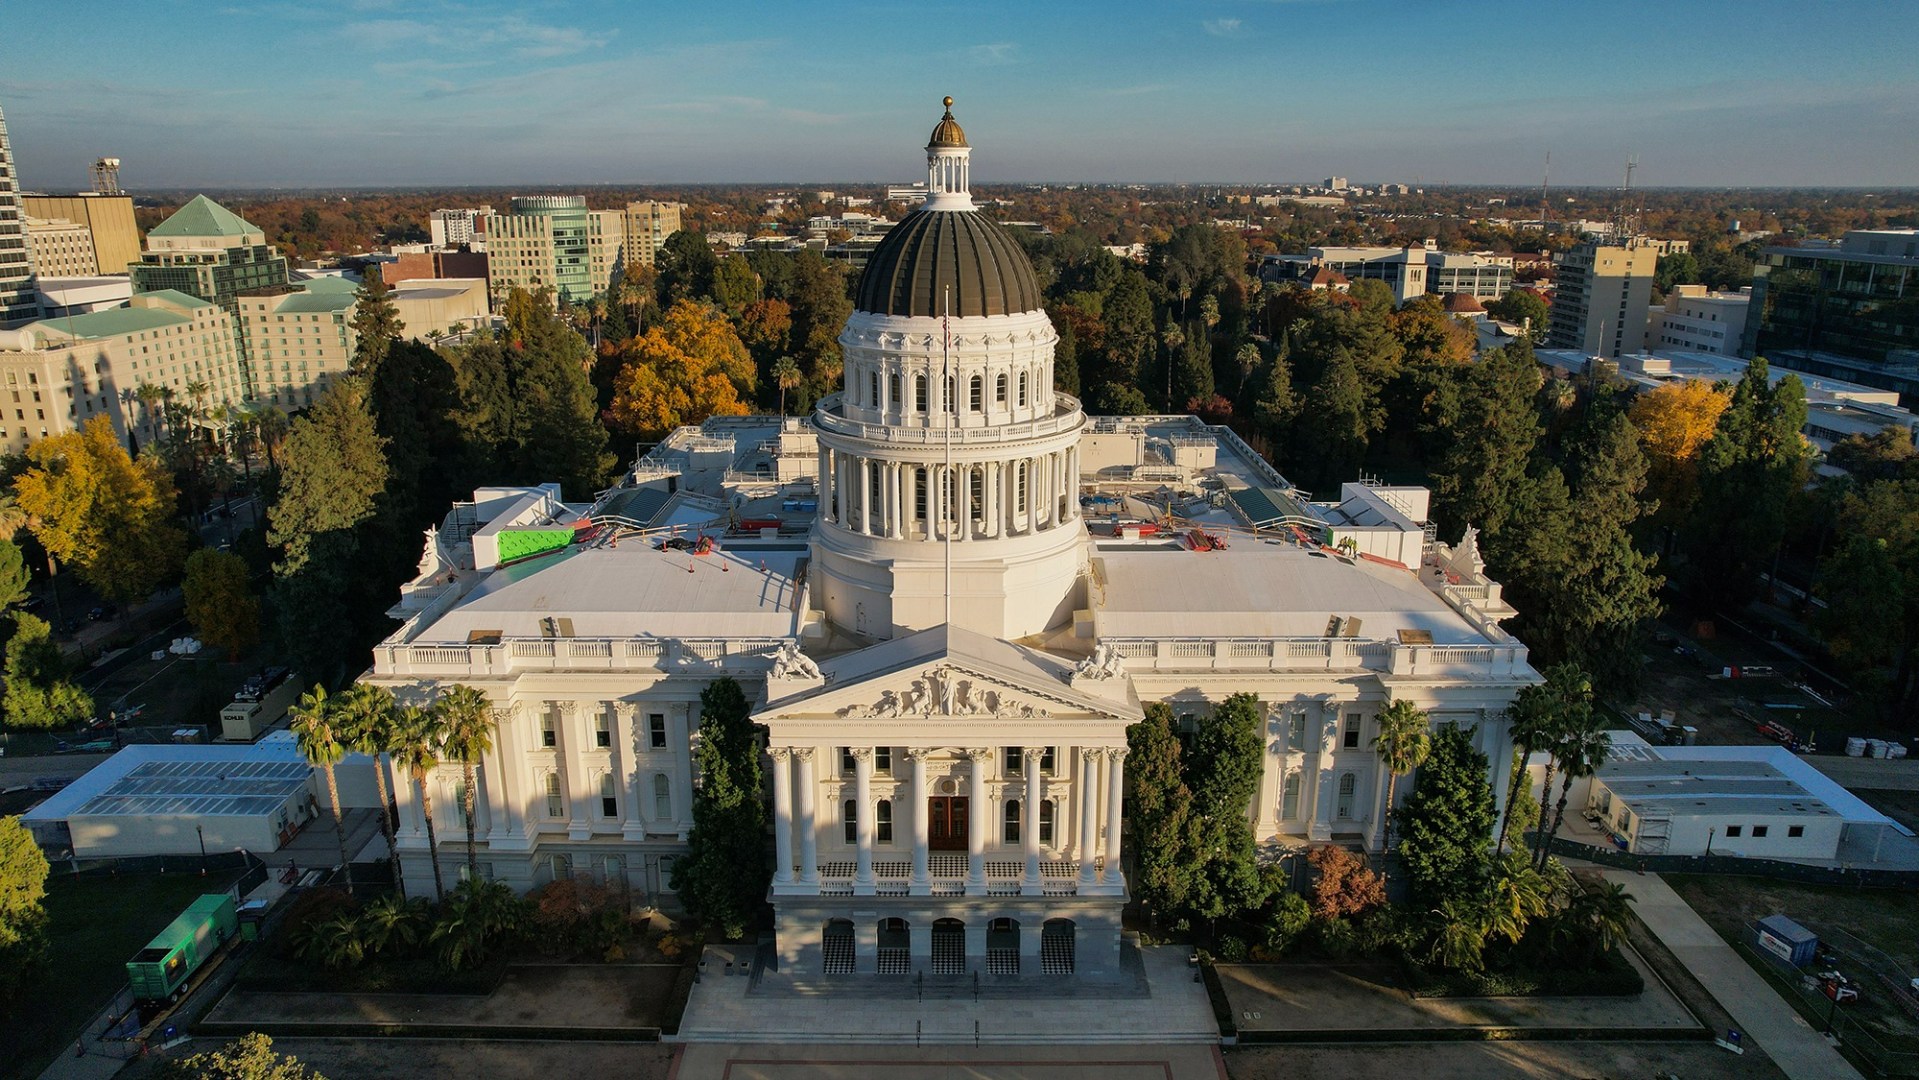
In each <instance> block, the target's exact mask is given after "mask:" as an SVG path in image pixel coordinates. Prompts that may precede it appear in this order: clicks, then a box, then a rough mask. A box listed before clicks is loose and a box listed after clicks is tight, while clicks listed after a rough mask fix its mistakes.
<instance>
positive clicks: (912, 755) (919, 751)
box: [906, 746, 933, 761]
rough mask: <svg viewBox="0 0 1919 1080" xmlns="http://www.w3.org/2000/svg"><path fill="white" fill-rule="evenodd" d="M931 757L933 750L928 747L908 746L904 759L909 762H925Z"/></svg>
mask: <svg viewBox="0 0 1919 1080" xmlns="http://www.w3.org/2000/svg"><path fill="white" fill-rule="evenodd" d="M932 756H933V750H932V748H931V747H928V746H909V747H907V748H906V757H907V759H908V760H909V761H925V760H926V759H927V758H929V757H932Z"/></svg>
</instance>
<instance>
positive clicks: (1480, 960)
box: [1432, 897, 1490, 971]
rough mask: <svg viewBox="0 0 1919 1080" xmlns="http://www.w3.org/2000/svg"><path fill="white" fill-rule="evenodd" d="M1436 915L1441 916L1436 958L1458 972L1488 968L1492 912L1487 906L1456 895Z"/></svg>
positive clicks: (1434, 955)
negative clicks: (1487, 932) (1488, 936)
mask: <svg viewBox="0 0 1919 1080" xmlns="http://www.w3.org/2000/svg"><path fill="white" fill-rule="evenodd" d="M1433 914H1435V915H1438V916H1439V936H1438V937H1437V938H1435V939H1434V940H1433V951H1432V959H1434V960H1436V961H1438V962H1439V963H1441V964H1443V965H1445V966H1446V967H1449V968H1452V969H1454V970H1456V971H1478V970H1479V969H1480V968H1482V967H1484V966H1485V963H1486V961H1485V954H1486V925H1487V923H1488V921H1489V920H1488V918H1487V916H1488V915H1489V914H1490V913H1489V912H1488V911H1487V910H1486V906H1485V905H1484V904H1483V903H1475V902H1473V901H1471V900H1466V899H1463V898H1460V897H1454V898H1453V899H1451V900H1448V901H1446V902H1445V903H1444V904H1442V905H1440V908H1439V910H1438V911H1435V912H1434V913H1433Z"/></svg>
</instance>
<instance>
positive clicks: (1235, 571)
mask: <svg viewBox="0 0 1919 1080" xmlns="http://www.w3.org/2000/svg"><path fill="white" fill-rule="evenodd" d="M948 104H949V105H950V104H951V103H950V100H949V102H948ZM926 153H927V168H928V171H927V193H926V200H925V205H924V206H923V207H922V208H920V209H919V210H917V211H915V212H914V213H913V214H911V215H909V216H908V217H907V218H906V219H905V220H904V221H902V222H901V223H900V224H899V225H898V226H896V227H895V228H894V229H893V230H892V232H891V233H889V234H888V235H887V237H886V239H885V240H884V241H883V242H882V243H881V244H880V245H879V247H878V248H877V249H876V250H875V251H874V253H873V256H872V259H871V261H870V262H869V263H868V265H867V267H866V270H865V273H864V275H863V277H862V278H861V280H860V283H859V293H858V298H857V301H856V304H855V307H856V311H855V312H854V314H853V315H852V317H851V318H850V319H848V321H847V325H846V328H845V331H844V332H843V333H842V334H841V336H840V344H841V346H842V348H843V350H844V355H845V386H844V390H843V392H842V393H839V394H836V395H833V396H830V397H828V398H825V399H824V400H822V401H821V402H820V403H819V407H818V409H817V410H816V412H815V413H814V415H813V416H812V417H811V418H810V419H809V420H807V421H799V420H792V419H782V418H779V417H744V418H726V419H721V420H712V421H709V422H707V423H706V424H705V425H702V426H701V427H698V428H684V429H681V430H680V431H678V432H675V433H674V434H673V436H672V437H671V438H669V439H668V440H667V441H666V442H664V443H663V444H661V446H660V447H658V448H657V449H655V450H654V451H652V452H651V453H649V454H648V455H647V456H646V457H645V458H642V459H641V460H640V461H638V462H636V463H635V465H634V467H633V469H632V470H631V471H630V472H629V473H628V475H627V476H626V477H625V478H624V479H623V480H622V482H621V484H620V486H619V487H617V488H615V489H613V490H611V491H609V492H606V493H604V494H603V495H601V496H600V497H599V499H598V500H597V501H596V502H594V503H593V504H591V505H585V504H566V503H563V502H561V501H560V499H559V493H558V491H557V490H556V489H555V488H554V487H551V486H548V487H544V488H532V489H504V488H503V489H482V490H481V491H479V492H476V493H475V499H474V501H473V502H472V503H471V504H461V505H460V506H457V507H456V508H455V509H454V511H453V513H452V514H451V515H449V517H448V519H447V521H446V523H445V525H444V526H443V527H442V528H441V529H439V530H437V531H436V532H435V533H434V534H432V535H431V536H429V538H428V542H427V551H426V556H425V558H424V559H423V561H422V566H421V573H420V577H419V579H418V580H416V581H415V582H413V583H412V584H410V585H408V586H406V587H405V588H404V589H403V596H402V599H401V603H400V605H399V606H398V607H397V608H395V614H396V615H398V616H399V617H400V618H402V619H403V620H404V622H403V625H402V626H401V627H400V629H399V630H397V631H396V632H395V633H394V634H393V635H392V636H391V637H390V638H388V639H387V640H386V641H385V642H383V643H381V644H380V645H379V646H378V647H377V648H376V649H375V651H374V664H373V670H372V672H371V673H370V674H369V675H368V676H367V678H368V680H369V681H372V682H376V683H380V684H384V685H387V686H390V687H392V688H393V689H394V690H395V691H396V692H397V693H399V694H400V695H401V696H402V697H403V698H407V699H413V700H424V699H426V698H428V697H430V696H431V695H432V693H433V692H434V691H435V689H436V688H438V687H442V686H445V685H449V684H452V683H464V684H468V685H472V686H475V687H478V688H481V689H483V690H484V691H485V692H486V693H487V694H488V695H489V697H490V698H491V699H492V700H493V701H494V703H495V704H496V706H497V708H498V710H499V715H500V718H501V723H500V730H499V735H498V739H497V748H496V749H495V751H494V752H493V753H492V754H490V755H489V756H488V757H487V759H486V760H485V762H484V764H483V766H482V767H481V769H480V770H479V777H480V779H479V785H480V789H481V790H480V791H479V793H478V796H479V797H478V808H477V816H478V821H477V823H476V828H477V838H478V845H479V847H480V851H479V853H478V860H479V863H480V866H481V869H482V872H483V873H484V874H488V875H490V876H491V877H493V878H495V879H497V880H501V881H506V882H509V883H511V884H513V885H514V886H515V887H518V888H522V889H525V888H532V887H535V886H537V885H539V884H541V883H543V882H545V881H549V880H552V879H553V878H554V877H556V876H565V875H589V876H591V877H593V878H595V879H597V880H601V881H606V882H609V883H612V884H615V885H617V886H625V887H628V888H631V889H632V890H633V891H634V892H635V893H636V894H637V893H645V894H649V895H651V894H658V893H660V892H662V891H663V890H665V889H666V888H667V880H668V877H669V876H670V867H671V860H672V859H673V858H674V857H675V855H676V854H678V853H679V852H681V851H683V850H684V844H685V840H686V837H687V833H688V830H689V829H690V828H691V825H692V820H691V817H692V803H693V800H692V793H693V786H694V784H695V782H696V778H695V777H694V776H693V775H692V769H691V764H690V759H691V753H690V746H691V740H692V739H694V738H696V737H697V732H696V727H697V723H698V716H699V697H700V692H701V690H702V689H704V688H705V687H706V686H707V685H708V684H709V683H711V682H712V681H713V680H714V679H716V678H719V677H723V676H730V677H733V678H736V679H738V680H739V681H740V682H741V684H742V685H743V686H745V687H746V689H747V692H748V694H749V695H750V696H753V697H754V698H755V703H756V710H755V715H754V720H755V723H758V724H762V725H764V726H765V728H766V730H767V733H768V748H769V754H768V762H767V765H768V771H769V772H770V774H771V784H770V788H771V790H770V796H771V801H772V815H771V817H772V824H773V839H774V847H775V850H776V852H777V857H776V862H775V867H776V869H775V873H774V877H773V884H772V896H771V899H772V902H773V905H774V907H775V909H776V912H777V916H778V919H777V962H776V963H777V968H778V970H779V971H780V972H781V973H782V974H784V975H788V976H791V977H793V978H796V979H806V980H816V979H828V978H830V977H844V978H854V979H857V978H859V977H860V976H862V975H870V976H874V977H880V976H887V975H906V974H911V973H924V974H925V975H927V976H941V975H970V974H974V973H977V974H979V975H982V976H984V975H1000V976H1021V977H1025V976H1059V975H1069V974H1070V975H1073V976H1075V977H1077V978H1090V979H1094V980H1098V979H1101V978H1113V979H1117V978H1122V977H1124V975H1125V972H1126V970H1127V965H1128V961H1127V960H1126V959H1125V957H1124V955H1123V953H1124V952H1125V950H1123V949H1122V935H1121V931H1120V911H1121V908H1122V907H1123V906H1124V905H1125V903H1126V901H1127V897H1128V892H1127V885H1126V878H1125V874H1124V872H1123V865H1124V861H1123V859H1122V852H1123V849H1124V845H1125V843H1129V842H1130V838H1127V837H1123V836H1122V830H1121V827H1120V823H1121V804H1122V799H1121V792H1122V791H1123V785H1124V782H1125V770H1126V762H1125V757H1126V728H1127V725H1129V724H1131V723H1133V722H1135V721H1137V720H1138V719H1139V718H1140V716H1141V714H1142V708H1141V703H1142V702H1150V701H1168V702H1171V703H1172V704H1173V707H1174V709H1175V712H1177V713H1195V712H1200V711H1203V710H1205V709H1206V708H1208V703H1210V702H1216V701H1219V700H1221V699H1224V698H1225V697H1227V696H1228V695H1231V694H1234V693H1237V692H1241V691H1250V692H1252V693H1255V694H1257V695H1258V696H1259V699H1260V700H1261V701H1262V702H1263V703H1265V710H1266V711H1265V717H1266V719H1265V728H1264V731H1263V733H1262V741H1263V743H1264V746H1265V757H1264V770H1263V774H1262V780H1261V784H1260V790H1259V794H1258V796H1257V798H1256V800H1255V802H1254V804H1253V805H1252V806H1250V807H1248V814H1249V816H1250V819H1251V821H1252V822H1253V824H1254V827H1255V832H1256V836H1257V839H1258V841H1259V842H1260V843H1261V844H1262V846H1264V847H1266V848H1268V849H1279V848H1282V847H1287V846H1299V845H1304V844H1307V843H1311V842H1319V841H1332V842H1338V843H1345V844H1352V845H1356V846H1364V847H1367V848H1370V849H1375V850H1376V849H1377V848H1378V847H1379V845H1380V843H1381V839H1382V828H1383V824H1384V810H1385V807H1384V805H1383V803H1384V799H1385V792H1386V787H1387V785H1386V782H1385V772H1384V769H1383V766H1382V765H1381V764H1380V760H1379V756H1378V754H1377V753H1376V752H1375V751H1374V750H1373V748H1372V739H1373V734H1374V716H1375V715H1376V714H1377V712H1378V711H1379V709H1380V708H1381V707H1382V706H1383V705H1384V704H1385V703H1387V702H1388V701H1391V700H1397V699H1407V700H1410V701H1412V702H1414V703H1415V704H1416V705H1418V706H1419V707H1420V708H1422V709H1426V710H1428V711H1429V712H1430V713H1431V715H1432V718H1433V723H1434V724H1435V725H1439V724H1463V725H1469V726H1473V727H1475V728H1476V729H1477V731H1478V740H1479V746H1480V748H1481V749H1483V750H1484V751H1486V752H1487V754H1488V755H1489V756H1490V757H1491V760H1492V762H1493V765H1492V768H1493V770H1494V772H1495V774H1496V775H1495V777H1494V779H1495V780H1496V781H1498V782H1495V783H1494V785H1493V787H1494V789H1495V791H1496V792H1498V793H1499V797H1500V798H1501V799H1503V798H1504V794H1505V790H1506V785H1505V783H1504V782H1503V780H1504V776H1505V767H1506V763H1507V762H1509V761H1510V755H1511V747H1510V743H1509V740H1508V738H1507V729H1506V721H1505V719H1504V710H1505V709H1506V707H1507V705H1508V704H1509V703H1510V701H1511V699H1512V697H1513V695H1514V693H1515V692H1516V691H1517V690H1518V689H1519V688H1520V687H1522V686H1524V685H1527V684H1529V683H1533V682H1537V681H1538V678H1539V676H1538V675H1537V674H1536V673H1535V672H1534V671H1533V669H1532V668H1531V667H1530V666H1529V664H1528V662H1527V655H1526V649H1525V646H1523V645H1521V644H1520V643H1519V642H1518V641H1517V640H1515V639H1514V638H1512V637H1511V636H1510V635H1508V634H1507V633H1505V632H1504V631H1503V630H1502V629H1500V627H1499V625H1498V623H1499V620H1500V619H1502V618H1505V617H1507V616H1509V615H1511V614H1512V612H1511V609H1510V608H1508V607H1507V606H1506V605H1505V604H1504V603H1503V602H1502V601H1501V599H1500V589H1499V586H1498V585H1497V584H1496V583H1493V582H1491V581H1488V580H1487V579H1486V578H1485V576H1484V574H1483V573H1482V572H1481V565H1480V562H1479V558H1478V555H1477V552H1476V550H1475V549H1474V547H1473V545H1472V544H1471V542H1470V539H1469V540H1467V541H1466V542H1464V543H1463V544H1461V545H1457V546H1448V545H1446V544H1443V543H1440V542H1438V541H1437V540H1436V539H1435V538H1434V537H1433V536H1432V535H1431V533H1430V530H1429V529H1428V527H1427V526H1426V524H1425V522H1426V516H1427V515H1426V506H1427V493H1426V492H1425V490H1423V489H1419V488H1389V487H1378V486H1373V485H1368V484H1358V483H1356V484H1348V485H1345V487H1344V488H1343V489H1342V491H1341V492H1340V493H1339V496H1338V498H1336V499H1330V500H1322V501H1317V502H1315V501H1313V500H1311V499H1310V498H1308V497H1307V496H1306V494H1305V493H1302V492H1299V491H1298V490H1296V489H1294V488H1293V487H1292V486H1291V485H1290V484H1288V483H1287V482H1286V481H1285V479H1284V478H1283V477H1281V476H1280V475H1279V474H1278V473H1277V472H1275V471H1274V470H1273V469H1272V467H1271V466H1270V465H1268V464H1266V463H1265V462H1264V461H1263V460H1261V459H1260V458H1259V457H1258V455H1256V454H1255V453H1253V452H1252V451H1251V450H1250V449H1249V448H1248V447H1247V446H1246V445H1245V444H1244V443H1243V442H1241V441H1240V440H1239V439H1238V438H1237V436H1235V435H1233V434H1232V433H1231V432H1230V431H1228V430H1226V429H1224V428H1214V427H1209V426H1207V425H1204V424H1202V423H1200V422H1199V421H1198V420H1196V419H1194V418H1192V417H1182V416H1154V417H1117V418H1089V417H1088V416H1086V415H1085V413H1084V412H1082V411H1081V409H1080V403H1079V402H1078V401H1077V400H1076V399H1074V398H1073V397H1071V396H1069V395H1067V394H1063V393H1059V392H1057V391H1056V390H1055V389H1054V386H1053V347H1054V343H1055V340H1056V339H1055V335H1054V332H1053V328H1052V324H1051V322H1050V321H1049V320H1048V318H1047V316H1046V314H1045V313H1044V311H1043V310H1042V309H1041V294H1040V288H1039V285H1038V283H1037V282H1036V281H1035V279H1034V275H1033V270H1032V266H1031V264H1030V263H1029V262H1028V261H1027V259H1026V257H1025V255H1024V254H1023V252H1022V250H1021V248H1020V247H1019V245H1018V243H1017V242H1016V241H1015V240H1014V239H1013V238H1012V237H1011V236H1010V235H1008V234H1007V233H1006V231H1005V230H1003V229H1002V228H1001V227H1000V226H999V225H997V224H996V223H994V222H993V221H991V220H990V219H988V218H986V217H984V216H982V215H981V214H979V213H977V212H976V211H975V209H974V206H973V201H972V198H971V196H970V195H969V194H968V172H969V167H970V163H969V157H970V154H971V149H970V148H969V146H968V144H967V141H966V137H965V135H964V133H963V132H962V131H961V130H960V127H959V125H958V124H957V123H956V122H955V121H954V120H953V117H952V113H951V111H950V109H949V111H948V112H947V114H946V115H945V116H944V117H943V118H942V119H941V120H940V122H939V125H938V126H937V127H936V128H935V129H934V131H933V137H932V139H931V141H930V142H929V144H928V146H927V148H926ZM1194 529H1198V530H1201V531H1202V532H1203V533H1204V534H1206V535H1207V536H1210V537H1214V538H1218V539H1221V540H1223V541H1224V542H1225V546H1224V547H1223V548H1219V549H1215V550H1200V549H1203V548H1207V547H1211V546H1212V545H1210V544H1208V543H1205V542H1201V543H1198V544H1195V543H1193V542H1192V538H1191V536H1190V535H1189V533H1190V531H1191V530H1194ZM702 536H704V537H708V538H710V539H712V540H713V541H714V544H713V546H712V547H711V549H710V550H704V551H696V550H688V549H687V548H686V546H685V545H683V544H680V543H672V544H667V543H663V541H665V540H667V539H669V538H674V537H678V538H681V539H684V540H690V541H694V542H697V539H698V538H699V537H702ZM430 783H432V784H434V785H436V786H435V788H434V791H433V799H432V804H433V807H434V812H435V814H436V815H438V819H437V820H436V822H435V828H436V832H437V835H438V838H439V842H440V845H441V847H442V857H443V861H444V863H445V865H446V866H447V867H448V868H449V869H452V868H453V867H455V866H460V867H461V869H464V865H463V864H464V847H465V843H466V839H465V826H464V822H463V821H462V820H461V810H460V805H461V800H460V799H459V797H458V786H459V784H460V774H459V770H458V769H457V768H456V767H451V766H448V767H443V768H442V769H440V770H439V771H438V772H437V773H436V774H435V775H434V776H433V777H432V778H431V779H430ZM1412 786H1413V782H1410V781H1409V782H1402V783H1401V784H1400V785H1399V786H1398V791H1399V793H1400V795H1401V797H1402V798H1403V796H1404V795H1405V794H1406V793H1407V792H1409V791H1410V790H1411V788H1412ZM396 788H397V790H398V791H399V796H398V797H399V801H400V805H401V809H402V819H403V821H402V829H401V835H400V840H399V849H400V856H401V858H402V860H403V862H404V869H405V873H406V876H407V879H408V880H409V881H414V882H419V881H426V880H430V872H429V871H428V869H427V865H426V857H427V852H426V847H427V839H426V830H425V828H424V822H423V820H422V818H421V813H420V800H419V799H418V797H417V794H416V793H415V792H413V791H412V790H410V788H411V785H408V784H399V785H396Z"/></svg>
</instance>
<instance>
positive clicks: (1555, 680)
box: [1493, 664, 1592, 854]
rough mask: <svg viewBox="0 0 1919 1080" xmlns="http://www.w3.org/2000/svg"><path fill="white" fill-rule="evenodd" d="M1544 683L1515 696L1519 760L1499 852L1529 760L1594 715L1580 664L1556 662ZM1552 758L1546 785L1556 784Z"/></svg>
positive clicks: (1589, 688)
mask: <svg viewBox="0 0 1919 1080" xmlns="http://www.w3.org/2000/svg"><path fill="white" fill-rule="evenodd" d="M1544 674H1545V676H1546V679H1545V681H1544V682H1542V683H1537V684H1534V685H1532V686H1523V687H1521V688H1520V690H1519V693H1518V695H1516V696H1515V697H1514V698H1513V705H1512V710H1511V719H1512V740H1513V748H1514V755H1515V757H1516V758H1517V761H1516V762H1515V764H1514V767H1513V769H1512V770H1511V774H1510V778H1509V781H1508V786H1507V789H1506V816H1505V817H1504V818H1503V819H1502V820H1501V822H1500V825H1499V841H1498V843H1496V844H1494V845H1493V851H1494V853H1495V854H1497V853H1499V852H1501V851H1504V850H1505V848H1506V834H1507V833H1508V832H1509V831H1510V830H1511V827H1512V818H1513V809H1514V807H1516V806H1517V805H1518V803H1519V796H1520V792H1521V791H1522V790H1524V786H1525V783H1526V780H1527V778H1528V776H1529V775H1530V774H1529V773H1528V771H1527V769H1526V762H1527V760H1528V759H1529V758H1531V757H1532V755H1533V754H1534V753H1535V752H1537V751H1540V750H1544V749H1546V748H1547V747H1550V746H1552V745H1554V744H1555V743H1557V742H1558V741H1559V739H1560V738H1561V737H1562V735H1563V733H1564V732H1566V731H1569V730H1571V729H1573V728H1575V727H1578V726H1580V725H1582V724H1584V723H1585V718H1586V717H1588V716H1591V715H1592V680H1591V679H1590V678H1588V677H1587V675H1586V673H1585V672H1583V671H1581V670H1579V666H1578V665H1577V664H1555V665H1553V666H1552V667H1549V668H1547V669H1546V670H1545V672H1544ZM1552 769H1553V766H1552V762H1551V760H1550V759H1549V760H1548V761H1547V763H1546V785H1547V787H1551V786H1552Z"/></svg>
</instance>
